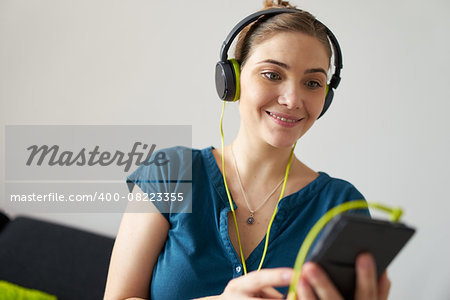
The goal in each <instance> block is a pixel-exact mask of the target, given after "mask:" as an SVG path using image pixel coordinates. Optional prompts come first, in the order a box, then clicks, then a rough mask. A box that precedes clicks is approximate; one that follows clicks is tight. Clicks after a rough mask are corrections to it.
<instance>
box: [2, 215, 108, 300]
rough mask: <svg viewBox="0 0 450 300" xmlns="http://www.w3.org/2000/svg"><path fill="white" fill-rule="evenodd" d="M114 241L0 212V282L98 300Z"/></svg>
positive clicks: (86, 299) (59, 296)
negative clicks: (12, 216) (10, 216)
mask: <svg viewBox="0 0 450 300" xmlns="http://www.w3.org/2000/svg"><path fill="white" fill-rule="evenodd" d="M113 244H114V240H113V239H112V238H109V237H105V236H102V235H99V234H94V233H90V232H87V231H83V230H79V229H75V228H71V227H68V226H64V225H58V224H55V223H50V222H46V221H41V220H37V219H34V218H29V217H16V218H14V219H12V220H10V219H9V218H8V216H6V215H5V214H4V213H2V212H1V211H0V280H5V281H8V282H12V283H15V284H18V285H20V286H22V287H26V288H32V289H37V290H40V291H43V292H46V293H49V294H52V295H56V296H57V297H58V299H62V300H65V299H67V300H70V299H74V300H75V299H77V300H80V299H83V300H89V299H95V300H98V299H102V298H103V292H104V289H105V283H106V276H107V272H108V266H109V259H110V256H111V251H112V247H113Z"/></svg>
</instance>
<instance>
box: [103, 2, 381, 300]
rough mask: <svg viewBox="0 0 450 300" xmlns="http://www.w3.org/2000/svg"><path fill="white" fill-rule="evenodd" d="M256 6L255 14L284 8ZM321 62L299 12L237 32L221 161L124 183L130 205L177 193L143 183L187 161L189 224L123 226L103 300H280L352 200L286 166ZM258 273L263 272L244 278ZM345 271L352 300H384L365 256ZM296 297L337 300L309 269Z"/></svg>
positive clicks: (320, 94) (316, 28)
mask: <svg viewBox="0 0 450 300" xmlns="http://www.w3.org/2000/svg"><path fill="white" fill-rule="evenodd" d="M266 2H267V3H266V7H265V8H270V7H274V6H275V7H287V6H289V4H287V2H285V1H279V3H278V4H277V5H274V4H273V3H272V2H270V1H266ZM331 53H332V51H331V47H330V44H329V42H328V38H327V33H326V28H325V27H324V26H323V25H321V24H320V23H319V22H317V21H316V20H315V19H314V17H313V16H311V15H310V14H309V13H306V12H301V11H299V12H295V13H283V14H277V15H274V16H269V17H263V18H261V19H259V20H258V21H256V22H255V23H254V24H252V25H250V26H247V28H246V29H244V30H243V31H242V32H241V34H240V36H239V38H238V41H237V45H236V53H235V57H236V60H237V61H238V62H239V65H240V80H239V81H240V101H239V111H240V116H241V123H240V129H239V132H238V135H237V137H236V139H235V140H234V141H233V142H232V144H231V145H228V146H226V147H224V148H223V150H220V149H213V148H212V147H211V148H207V149H203V150H192V151H191V150H190V149H185V148H173V149H168V150H166V154H168V156H169V158H170V159H171V160H172V161H173V160H176V161H178V162H179V164H178V167H177V168H174V167H169V168H168V169H165V170H156V171H155V170H154V169H152V170H151V169H150V168H145V167H141V168H139V169H138V170H137V171H136V172H135V173H134V174H133V175H132V176H130V178H129V180H130V181H131V182H134V183H136V184H137V185H138V186H139V188H138V187H136V188H135V192H136V190H138V191H137V192H136V193H151V192H152V191H153V192H155V191H157V192H163V191H168V192H174V191H179V189H178V186H177V185H176V184H175V185H174V184H161V185H155V184H153V183H151V182H153V181H152V180H154V179H160V176H166V175H167V174H169V173H170V174H177V176H178V177H180V176H182V175H181V174H182V173H183V174H184V173H188V171H187V170H186V168H184V167H183V165H184V164H183V162H184V161H189V162H190V159H192V194H191V196H192V213H190V214H185V213H179V214H177V213H172V211H171V212H170V213H154V214H137V213H135V214H133V213H129V214H124V216H123V219H122V223H121V225H120V230H119V233H118V235H117V239H116V243H115V246H114V250H113V254H112V257H111V264H110V270H109V274H108V281H107V286H106V292H105V299H126V298H133V297H135V298H136V297H138V298H137V299H142V298H149V297H151V298H152V299H191V298H198V297H205V296H210V299H247V298H248V299H250V298H252V299H264V298H277V299H281V298H283V294H282V293H281V292H285V291H286V289H285V288H283V287H286V286H287V285H288V284H289V281H290V278H291V273H292V270H291V269H290V268H288V267H289V266H292V265H293V263H294V260H295V257H296V254H297V251H298V249H299V247H300V245H301V244H302V242H303V239H304V238H305V236H306V234H307V232H308V230H309V229H310V228H311V227H312V226H313V225H314V223H315V222H316V221H317V220H318V219H319V218H320V216H322V215H323V214H324V213H325V212H326V211H327V210H329V209H330V208H331V207H334V206H335V205H337V204H340V203H342V202H346V201H350V200H356V199H362V195H361V194H360V193H359V192H358V191H357V190H356V189H355V188H354V187H353V186H352V185H351V184H350V183H348V182H346V181H343V180H339V179H335V178H331V177H330V176H328V175H327V174H325V173H323V172H316V171H314V170H312V169H310V168H309V167H307V166H306V165H305V164H303V163H302V162H301V161H300V160H298V159H297V158H296V157H295V156H294V157H291V153H293V152H292V151H293V145H295V143H296V142H297V140H298V139H300V138H301V137H302V136H303V135H304V134H305V133H306V132H307V131H308V130H309V129H310V128H311V126H312V125H313V124H314V122H315V121H316V120H317V119H318V118H319V116H320V115H321V113H322V112H323V110H324V101H325V96H326V94H327V73H328V70H329V68H330V58H331ZM222 157H223V158H224V165H222ZM291 158H292V161H291ZM287 166H289V175H288V177H287V176H285V174H286V168H287ZM223 167H224V168H223ZM181 172H182V173H181ZM161 174H162V175H161ZM224 174H226V181H224V180H223V176H222V175H224ZM287 178H288V180H286V179H287ZM149 179H150V181H148V180H149ZM283 179H284V180H283ZM146 180H147V181H148V182H145V181H146ZM284 181H285V182H284ZM284 185H285V187H283V186H284ZM228 188H229V192H230V193H229V194H230V195H229V196H227V189H228ZM177 189H178V190H177ZM283 194H284V195H285V196H284V197H283V199H281V201H278V200H279V197H281V196H283ZM280 195H281V196H280ZM231 197H232V199H231ZM229 200H230V201H231V202H232V201H234V203H232V205H233V208H234V209H232V208H231V207H230V205H229ZM276 207H277V208H278V209H277V212H276V215H275V217H274V220H273V223H272V224H271V225H270V226H269V224H270V223H271V221H270V220H271V218H272V216H273V214H274V211H275V208H276ZM163 209H164V208H162V207H160V206H158V210H160V211H162V210H163ZM169 210H171V208H169ZM268 227H270V238H269V243H268V246H267V249H265V239H266V238H265V237H266V233H267V229H268ZM237 230H239V233H238V232H237ZM266 250H267V252H266ZM264 252H266V254H263V253H264ZM241 257H244V258H245V259H244V260H242V259H241ZM262 257H264V258H263V259H262ZM260 264H262V266H263V269H262V270H260V271H255V270H257V269H258V266H259V265H260ZM356 265H357V268H356V270H357V287H356V291H355V297H356V299H386V298H387V295H388V292H389V285H390V283H389V280H388V278H387V275H386V273H385V274H383V276H382V277H381V278H380V279H379V280H378V281H377V278H376V272H375V267H374V262H373V259H372V258H371V256H370V255H368V254H362V255H360V256H359V257H358V259H357V262H356ZM246 271H248V274H247V275H244V276H242V275H243V274H244V273H246ZM298 286H299V287H298V289H297V295H298V297H299V299H342V296H341V295H339V292H338V291H337V289H336V288H335V287H334V285H333V283H332V282H331V281H330V280H329V279H328V278H327V276H326V274H325V273H324V272H323V270H321V268H320V267H318V266H317V265H315V264H313V263H307V264H305V266H304V267H303V270H302V278H301V280H300V282H299V285H298ZM275 287H277V289H276V288H275ZM280 291H281V292H280Z"/></svg>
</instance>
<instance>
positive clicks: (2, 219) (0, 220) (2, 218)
mask: <svg viewBox="0 0 450 300" xmlns="http://www.w3.org/2000/svg"><path fill="white" fill-rule="evenodd" d="M8 222H9V218H8V216H7V215H5V214H4V213H3V212H2V211H0V232H1V231H2V229H3V227H5V225H6V223H8Z"/></svg>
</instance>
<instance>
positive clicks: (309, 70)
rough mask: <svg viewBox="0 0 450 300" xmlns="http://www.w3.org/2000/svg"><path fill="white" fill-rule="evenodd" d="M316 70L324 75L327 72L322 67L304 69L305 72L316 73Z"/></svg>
mask: <svg viewBox="0 0 450 300" xmlns="http://www.w3.org/2000/svg"><path fill="white" fill-rule="evenodd" d="M318 72H319V73H323V74H325V76H328V74H327V72H326V71H325V70H324V69H322V68H312V69H307V70H306V71H305V74H311V73H318Z"/></svg>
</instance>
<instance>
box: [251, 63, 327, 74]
mask: <svg viewBox="0 0 450 300" xmlns="http://www.w3.org/2000/svg"><path fill="white" fill-rule="evenodd" d="M263 63H269V64H274V65H277V66H280V67H282V68H284V69H286V70H289V69H290V67H289V65H287V64H286V63H284V62H281V61H278V60H275V59H265V60H262V61H260V62H259V63H258V64H263ZM318 72H319V73H323V74H325V76H328V73H327V71H325V69H323V68H311V69H307V70H305V72H304V74H311V73H318Z"/></svg>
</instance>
